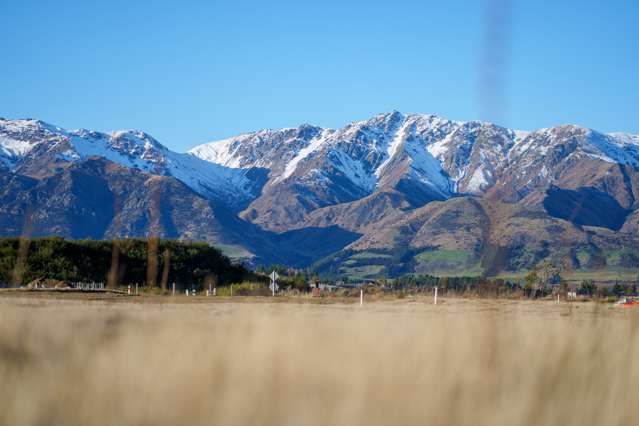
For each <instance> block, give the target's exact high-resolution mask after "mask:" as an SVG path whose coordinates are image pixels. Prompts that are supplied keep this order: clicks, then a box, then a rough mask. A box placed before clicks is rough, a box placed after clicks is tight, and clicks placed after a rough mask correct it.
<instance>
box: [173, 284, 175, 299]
mask: <svg viewBox="0 0 639 426" xmlns="http://www.w3.org/2000/svg"><path fill="white" fill-rule="evenodd" d="M173 296H174V297H175V283H173Z"/></svg>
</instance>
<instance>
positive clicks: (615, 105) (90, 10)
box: [0, 0, 639, 150]
mask: <svg viewBox="0 0 639 426" xmlns="http://www.w3.org/2000/svg"><path fill="white" fill-rule="evenodd" d="M506 3H507V2H506V0H484V1H483V2H482V1H479V0H477V1H454V0H449V1H433V2H430V1H424V0H422V1H395V2H389V1H379V2H378V1H373V0H368V1H346V0H342V1H333V0H323V1H313V2H305V1H300V0H298V1H288V0H286V1H242V0H235V1H224V2H222V1H202V2H188V1H182V2H177V1H176V2H161V1H154V2H151V1H148V2H145V1H135V2H134V1H119V0H112V1H108V2H87V1H60V2H52V1H30V0H21V1H5V2H1V3H0V40H2V41H1V42H0V46H1V50H0V70H1V71H0V116H4V117H7V118H23V117H33V118H39V119H42V120H45V121H48V122H51V123H54V124H58V125H61V126H63V127H67V128H78V127H85V128H90V129H96V130H104V131H110V130H115V129H126V128H137V129H141V130H145V131H147V132H149V133H151V134H152V135H153V136H155V137H156V138H157V139H158V140H160V141H161V142H163V143H164V144H166V145H168V146H170V147H171V148H174V149H176V150H185V149H187V148H189V147H192V146H194V145H196V144H199V143H203V142H206V141H209V140H214V139H220V138H224V137H228V136H232V135H235V134H238V133H241V132H246V131H252V130H257V129H260V128H264V127H271V128H279V127H291V126H296V125H298V124H300V123H305V122H309V123H313V124H318V125H322V126H327V127H338V126H342V125H344V124H345V123H347V122H350V121H354V120H359V119H365V118H368V117H370V116H372V115H374V114H376V113H379V112H384V111H390V110H393V109H398V110H400V111H402V112H421V113H436V114H439V115H442V116H445V117H448V118H451V119H456V120H471V119H490V120H494V121H497V122H499V124H502V125H505V126H508V127H514V128H520V129H529V130H530V129H535V128H540V127H549V126H553V125H557V124H563V123H575V124H581V125H585V126H588V127H592V128H596V129H599V130H602V131H617V130H621V131H629V132H634V133H639V107H638V105H639V103H638V102H637V100H638V94H639V54H638V53H637V46H638V45H639V25H638V24H637V23H638V22H639V2H638V1H637V0H610V1H606V2H602V1H589V0H585V1H584V0H582V1H573V0H565V1H562V0H556V1H545V0H538V1H518V0H512V2H511V3H512V4H511V12H510V13H509V14H508V13H506V14H504V13H501V12H502V11H503V10H504V9H503V5H504V4H506ZM490 5H493V6H492V7H490ZM487 11H488V12H487ZM490 11H493V13H489V12H490ZM487 23H490V25H487ZM487 28H490V29H492V31H490V30H487ZM487 40H489V41H490V42H487ZM495 41H496V42H495ZM486 64H488V65H486ZM490 64H497V66H494V65H490ZM487 76H493V79H492V80H490V79H489V78H488V77H487ZM490 81H494V83H493V85H490V84H488V83H487V82H490ZM493 89H495V90H493ZM486 93H489V94H491V93H498V94H499V96H496V97H494V98H495V99H496V100H495V103H490V102H488V101H486V98H487V97H486Z"/></svg>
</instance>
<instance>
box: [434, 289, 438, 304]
mask: <svg viewBox="0 0 639 426" xmlns="http://www.w3.org/2000/svg"><path fill="white" fill-rule="evenodd" d="M437 290H438V288H437V287H435V300H434V301H433V304H434V305H436V304H437Z"/></svg>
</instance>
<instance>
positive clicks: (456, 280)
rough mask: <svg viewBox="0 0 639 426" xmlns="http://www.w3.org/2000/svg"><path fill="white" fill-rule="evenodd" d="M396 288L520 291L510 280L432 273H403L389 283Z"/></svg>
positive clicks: (494, 292)
mask: <svg viewBox="0 0 639 426" xmlns="http://www.w3.org/2000/svg"><path fill="white" fill-rule="evenodd" d="M390 286H391V288H393V289H396V290H403V291H406V290H408V291H410V290H421V289H423V288H424V287H438V288H439V289H440V291H442V294H445V293H447V292H448V293H468V292H472V293H474V294H478V295H486V296H494V295H501V294H505V293H510V292H517V291H521V290H522V287H521V286H520V285H519V284H518V283H516V282H512V281H508V280H503V279H499V278H498V279H488V278H485V277H436V276H432V275H413V274H408V275H403V276H401V277H399V278H397V279H395V280H394V281H392V282H391V283H390Z"/></svg>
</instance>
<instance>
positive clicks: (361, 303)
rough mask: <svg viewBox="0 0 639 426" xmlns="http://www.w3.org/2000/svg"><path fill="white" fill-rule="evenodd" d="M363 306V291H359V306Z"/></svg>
mask: <svg viewBox="0 0 639 426" xmlns="http://www.w3.org/2000/svg"><path fill="white" fill-rule="evenodd" d="M363 304H364V290H362V289H361V288H360V289H359V306H362V305H363Z"/></svg>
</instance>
